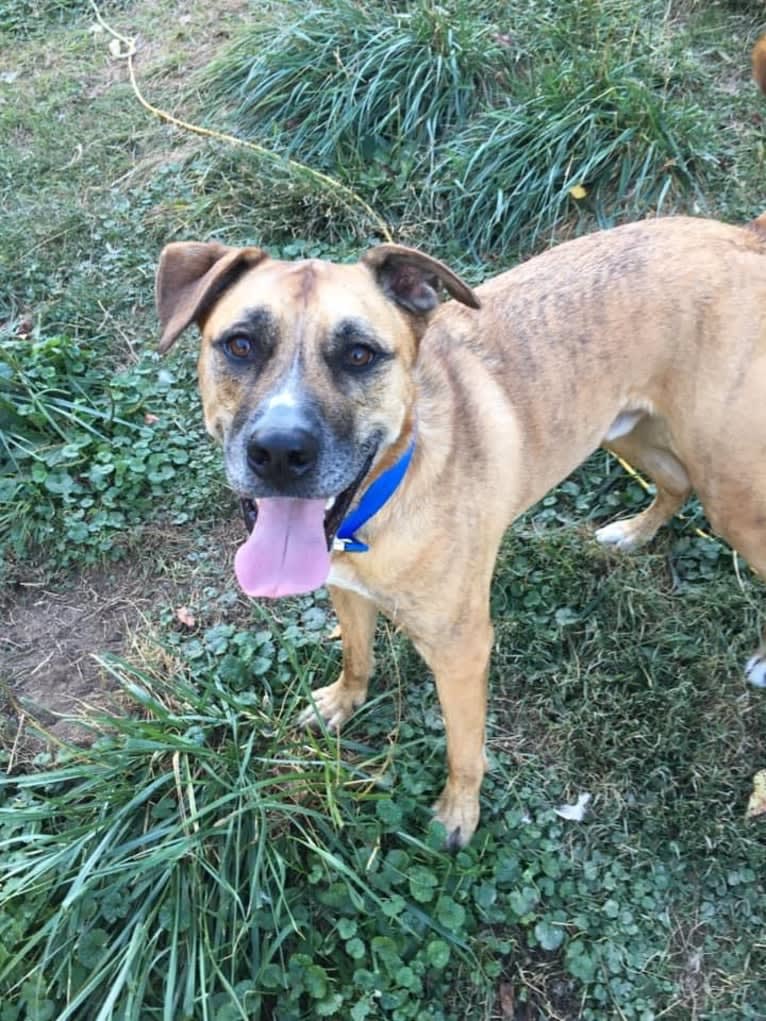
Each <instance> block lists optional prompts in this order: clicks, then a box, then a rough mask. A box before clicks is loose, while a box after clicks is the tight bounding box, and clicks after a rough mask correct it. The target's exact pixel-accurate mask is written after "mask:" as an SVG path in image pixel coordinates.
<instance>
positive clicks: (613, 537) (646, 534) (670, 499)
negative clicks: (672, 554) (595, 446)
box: [596, 415, 691, 550]
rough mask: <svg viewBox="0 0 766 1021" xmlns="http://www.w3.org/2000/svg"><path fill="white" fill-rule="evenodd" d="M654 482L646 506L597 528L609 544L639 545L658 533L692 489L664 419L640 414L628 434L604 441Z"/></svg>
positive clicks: (621, 547) (633, 547)
mask: <svg viewBox="0 0 766 1021" xmlns="http://www.w3.org/2000/svg"><path fill="white" fill-rule="evenodd" d="M603 445H604V446H605V447H606V448H607V450H611V451H613V452H614V453H615V454H618V455H619V456H620V457H622V458H623V459H624V460H625V461H627V462H628V463H629V464H631V465H632V466H633V467H634V468H637V469H638V470H639V471H642V472H644V473H645V474H646V475H648V476H649V478H650V479H651V480H652V482H654V484H655V486H656V489H657V493H656V496H655V498H654V500H653V501H652V503H651V504H650V505H649V507H647V509H646V510H644V511H642V512H641V513H640V514H636V515H635V516H634V517H632V518H626V519H625V520H623V521H613V522H611V523H610V524H608V525H604V527H603V528H599V529H598V530H597V531H596V538H597V539H598V541H599V542H600V543H603V544H604V545H605V546H617V547H618V548H619V549H623V550H634V549H638V547H639V546H644V545H645V544H646V543H648V542H649V541H650V540H651V539H653V538H654V536H655V535H656V534H657V532H658V530H659V529H660V528H661V527H662V526H663V525H664V524H665V523H666V522H667V521H669V520H670V518H672V517H673V515H674V514H676V513H677V512H678V511H679V510H680V508H681V507H682V506H683V504H684V501H685V500H686V498H687V497H688V496H689V494H690V493H691V483H690V482H689V476H688V475H687V473H686V469H685V468H684V466H683V465H682V464H681V462H680V461H679V460H678V458H677V457H676V455H675V454H674V453H673V452H672V450H671V449H670V437H669V435H668V432H667V428H666V426H665V424H664V422H663V421H662V420H661V419H659V418H655V417H654V416H652V415H645V416H644V417H642V418H640V419H639V420H638V422H637V423H636V425H635V426H634V427H633V428H632V429H631V430H630V432H628V433H626V434H625V435H622V436H619V437H618V438H615V439H610V438H609V436H607V438H606V439H605V441H604V444H603Z"/></svg>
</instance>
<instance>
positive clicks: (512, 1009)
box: [497, 982, 516, 1021]
mask: <svg viewBox="0 0 766 1021" xmlns="http://www.w3.org/2000/svg"><path fill="white" fill-rule="evenodd" d="M497 998H498V1000H499V1001H500V1013H501V1014H502V1016H503V1017H504V1018H510V1019H511V1021H513V1018H514V1017H515V1015H516V996H515V994H514V992H513V986H512V985H511V983H510V982H501V983H500V985H499V986H498V988H497Z"/></svg>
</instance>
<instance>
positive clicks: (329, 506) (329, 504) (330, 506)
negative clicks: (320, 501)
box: [324, 496, 337, 511]
mask: <svg viewBox="0 0 766 1021" xmlns="http://www.w3.org/2000/svg"><path fill="white" fill-rule="evenodd" d="M336 500H337V497H336V496H331V497H330V498H329V499H328V501H327V503H326V504H325V505H324V509H325V510H326V511H328V510H332V509H333V507H334V506H335V501H336Z"/></svg>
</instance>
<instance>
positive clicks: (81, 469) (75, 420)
mask: <svg viewBox="0 0 766 1021" xmlns="http://www.w3.org/2000/svg"><path fill="white" fill-rule="evenodd" d="M189 377H190V373H189V367H188V365H187V366H179V367H178V368H177V369H176V370H175V371H174V370H172V369H170V368H168V367H166V368H163V369H160V367H159V365H158V359H157V357H156V356H151V355H150V356H148V357H147V358H145V359H144V360H143V361H142V362H140V363H138V364H136V365H135V366H133V367H131V368H130V369H127V370H125V371H123V372H121V373H117V374H114V375H112V376H111V377H106V376H105V375H104V372H103V369H102V368H101V367H100V365H99V358H98V356H97V354H96V353H95V352H94V351H93V350H92V349H89V348H88V347H86V346H85V345H82V344H78V343H76V342H74V341H72V340H69V339H67V338H63V337H51V338H48V339H45V340H34V339H31V338H23V339H8V338H6V339H5V340H4V342H3V345H2V348H0V430H2V433H1V434H0V549H3V550H4V551H5V553H6V555H7V554H8V553H11V552H12V553H13V555H14V557H19V556H21V555H23V554H24V553H26V552H28V551H29V550H30V549H31V548H32V547H35V546H36V547H38V548H42V549H44V550H45V555H46V557H47V559H48V561H49V562H58V563H59V564H67V565H68V564H71V563H72V562H73V561H79V562H85V563H93V562H95V561H97V560H98V559H99V558H101V557H102V556H103V555H104V554H107V553H114V552H116V549H118V548H119V546H120V545H121V543H122V540H123V539H124V536H125V533H126V531H127V530H128V529H130V528H134V529H135V528H139V527H140V526H141V525H142V524H143V523H144V522H145V521H146V520H147V519H150V518H151V517H153V516H156V515H157V514H158V512H160V513H162V515H163V516H165V517H166V518H167V519H169V520H170V521H172V522H174V523H175V524H177V525H180V524H183V523H184V522H186V521H189V520H191V518H192V517H193V516H195V515H198V514H199V513H200V512H201V511H202V510H203V508H204V507H205V506H206V505H209V501H210V488H208V489H206V488H205V484H204V479H205V477H207V478H208V486H209V487H211V488H213V487H215V488H219V486H220V482H219V480H218V474H217V472H216V473H215V474H211V473H210V471H209V469H210V467H211V466H212V463H213V461H214V459H215V451H214V450H213V448H212V447H211V445H210V444H208V443H207V441H205V440H204V439H203V436H204V431H203V429H202V426H201V423H200V422H198V421H197V422H195V424H194V425H191V424H189V422H188V420H189V419H190V418H191V417H192V415H193V414H194V412H192V410H191V409H192V408H194V409H195V411H196V407H197V398H196V395H195V394H194V392H193V381H192V380H191V379H190V378H189ZM184 380H186V381H187V385H186V386H183V385H182V383H183V381H184ZM201 440H202V443H201V442H200V441H201ZM190 464H193V465H195V478H196V481H195V485H194V487H191V488H189V487H186V486H182V487H175V486H173V481H174V480H175V481H176V482H177V480H178V479H179V477H180V474H181V473H182V472H184V471H186V470H187V467H188V466H189V465H190ZM206 466H207V468H206ZM214 480H215V481H214ZM170 494H172V495H170Z"/></svg>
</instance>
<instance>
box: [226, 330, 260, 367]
mask: <svg viewBox="0 0 766 1021" xmlns="http://www.w3.org/2000/svg"><path fill="white" fill-rule="evenodd" d="M223 349H224V351H225V352H226V354H227V355H228V356H229V358H233V359H234V360H235V361H237V362H243V361H245V360H246V359H247V358H251V357H252V356H253V354H254V353H255V344H254V343H253V341H252V340H251V339H250V338H249V337H245V336H244V335H243V336H241V337H230V338H229V339H228V340H225V341H224V343H223Z"/></svg>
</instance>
